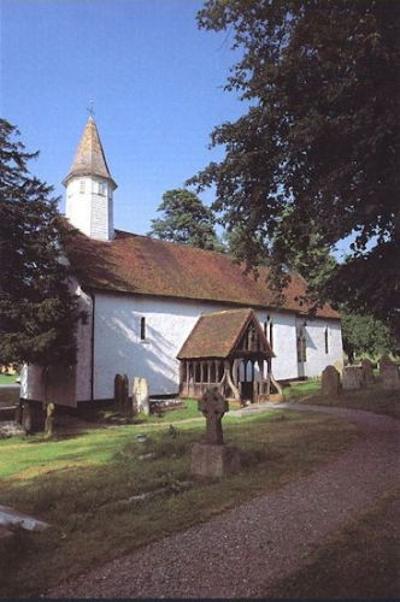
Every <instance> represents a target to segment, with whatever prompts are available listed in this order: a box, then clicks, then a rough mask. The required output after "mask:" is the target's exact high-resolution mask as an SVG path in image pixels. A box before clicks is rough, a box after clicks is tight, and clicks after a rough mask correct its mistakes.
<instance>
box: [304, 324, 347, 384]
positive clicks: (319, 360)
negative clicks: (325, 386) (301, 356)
mask: <svg viewBox="0 0 400 602" xmlns="http://www.w3.org/2000/svg"><path fill="white" fill-rule="evenodd" d="M297 325H298V326H303V328H304V330H305V334H306V346H307V361H306V362H305V363H304V373H305V376H308V377H312V376H320V375H321V372H322V371H323V370H324V368H326V366H327V365H328V364H331V365H333V364H334V363H335V362H337V361H341V360H343V346H342V331H341V327H340V322H339V320H324V319H321V318H318V319H317V318H315V319H310V318H307V319H306V326H304V318H298V319H297ZM325 329H327V332H328V353H326V352H325Z"/></svg>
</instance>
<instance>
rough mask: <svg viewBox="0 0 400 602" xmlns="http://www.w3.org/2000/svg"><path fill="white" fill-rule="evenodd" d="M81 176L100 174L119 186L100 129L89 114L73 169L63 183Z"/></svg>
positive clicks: (115, 186)
mask: <svg viewBox="0 0 400 602" xmlns="http://www.w3.org/2000/svg"><path fill="white" fill-rule="evenodd" d="M80 176H99V177H101V178H106V179H108V180H110V182H111V183H112V184H113V185H114V188H117V185H116V183H115V182H114V180H113V178H112V177H111V173H110V170H109V168H108V165H107V160H106V156H105V154H104V149H103V145H102V143H101V140H100V135H99V131H98V129H97V126H96V122H95V120H94V118H93V117H92V115H90V116H89V119H88V120H87V122H86V126H85V129H84V130H83V134H82V136H81V139H80V142H79V144H78V148H77V149H76V152H75V157H74V160H73V162H72V165H71V169H70V171H69V174H68V175H67V177H66V178H65V179H64V182H63V183H64V185H66V184H67V183H68V181H69V180H70V178H73V177H80Z"/></svg>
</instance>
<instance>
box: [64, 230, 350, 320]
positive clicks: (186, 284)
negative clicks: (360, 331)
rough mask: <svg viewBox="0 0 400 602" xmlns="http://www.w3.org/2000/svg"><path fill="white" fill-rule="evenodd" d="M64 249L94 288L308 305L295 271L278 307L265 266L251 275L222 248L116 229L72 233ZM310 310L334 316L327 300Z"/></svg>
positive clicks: (300, 309) (296, 307)
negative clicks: (101, 237)
mask: <svg viewBox="0 0 400 602" xmlns="http://www.w3.org/2000/svg"><path fill="white" fill-rule="evenodd" d="M66 251H67V255H68V257H69V259H70V261H71V264H72V266H73V268H75V271H76V273H77V276H78V278H79V280H80V282H81V283H82V285H86V286H87V287H89V288H93V289H97V290H104V291H110V292H121V293H131V294H138V295H154V296H158V297H160V296H161V297H178V298H184V299H195V300H199V301H216V302H221V303H229V304H237V305H240V306H242V307H243V306H246V307H263V308H269V309H270V308H276V309H278V310H282V309H283V310H289V311H294V312H297V313H301V314H306V313H307V312H308V310H309V308H308V307H307V306H306V305H301V303H300V301H299V297H301V295H303V294H304V293H305V288H306V284H305V281H304V280H303V279H302V278H301V277H300V276H298V275H293V276H292V278H291V281H290V283H289V285H288V287H287V288H286V289H285V291H284V295H285V301H284V304H283V306H278V305H277V303H276V301H275V298H274V295H273V293H272V292H271V290H270V289H269V287H268V284H267V283H266V278H267V275H268V270H267V269H266V268H261V269H260V270H259V277H258V279H256V277H255V276H254V274H252V273H247V274H246V273H245V270H244V268H243V267H242V266H240V265H239V264H237V263H234V262H233V261H232V260H231V259H230V258H229V256H228V255H224V254H222V253H215V252H213V251H204V250H202V249H198V248H195V247H190V246H187V245H182V244H176V243H170V242H165V241H160V240H157V239H154V238H150V237H147V236H140V235H137V234H131V233H128V232H122V231H119V230H117V231H116V236H115V238H114V240H112V241H110V242H103V241H98V240H94V239H91V238H88V237H87V236H84V235H83V234H77V235H76V237H73V242H72V244H70V245H69V246H68V247H67V249H66ZM315 315H316V316H317V317H324V318H336V319H339V318H340V316H339V314H338V313H337V312H336V311H335V310H334V309H332V308H331V307H330V306H329V305H325V306H324V307H322V308H320V309H318V310H317V311H316V314H315Z"/></svg>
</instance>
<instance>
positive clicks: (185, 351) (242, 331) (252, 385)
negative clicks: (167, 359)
mask: <svg viewBox="0 0 400 602" xmlns="http://www.w3.org/2000/svg"><path fill="white" fill-rule="evenodd" d="M273 355H274V354H273V352H272V350H271V347H270V345H269V343H268V341H267V339H266V337H265V335H264V332H263V330H262V328H261V326H260V324H259V322H258V320H257V318H256V316H255V314H254V312H253V311H252V310H251V309H245V310H230V311H224V312H218V313H213V314H206V315H204V316H201V317H200V318H199V321H198V323H197V324H196V326H195V327H194V329H193V331H192V332H191V334H190V335H189V337H188V339H187V340H186V342H185V344H184V345H183V347H182V349H181V351H180V353H179V354H178V359H179V360H180V386H179V394H180V396H181V397H194V398H200V397H201V396H202V395H203V393H204V392H205V391H206V389H207V388H209V387H211V386H214V387H217V388H218V390H219V391H220V393H221V394H222V395H223V396H224V397H225V398H227V399H229V398H231V399H235V400H236V401H240V402H241V403H242V404H245V403H248V402H250V403H258V402H262V401H267V400H268V399H269V398H270V395H271V393H272V392H275V391H276V392H281V389H280V386H279V384H278V383H277V382H276V381H275V379H274V378H273V376H272V373H271V358H272V357H273Z"/></svg>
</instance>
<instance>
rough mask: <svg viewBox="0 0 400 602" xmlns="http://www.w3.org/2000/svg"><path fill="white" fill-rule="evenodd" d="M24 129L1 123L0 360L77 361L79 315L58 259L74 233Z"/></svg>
mask: <svg viewBox="0 0 400 602" xmlns="http://www.w3.org/2000/svg"><path fill="white" fill-rule="evenodd" d="M18 134H19V132H18V130H16V128H15V127H14V126H12V125H10V124H9V123H8V122H7V121H5V120H3V119H2V120H0V265H1V272H0V364H17V363H23V362H31V363H37V364H39V365H42V366H50V365H53V364H64V365H67V364H72V363H73V362H74V361H75V339H74V331H75V325H76V321H77V319H78V318H79V312H78V309H77V304H76V300H75V298H74V296H73V295H72V294H71V292H70V290H69V287H68V281H67V279H68V277H69V275H70V274H69V269H68V266H67V265H66V264H65V262H64V263H60V250H61V248H62V246H63V244H64V241H65V237H66V236H68V234H67V232H66V231H65V230H64V226H63V221H62V218H61V217H60V215H59V213H58V211H57V206H56V200H54V199H52V198H51V196H50V195H51V192H52V188H51V187H49V186H47V185H46V184H44V183H43V182H41V181H40V180H38V179H37V178H35V177H34V176H32V175H31V174H30V173H29V171H28V167H27V163H28V161H29V160H31V159H33V158H34V157H36V156H37V153H28V152H26V151H25V147H24V145H23V144H22V143H21V142H20V141H18V140H17V139H16V136H17V135H18ZM69 235H71V234H69Z"/></svg>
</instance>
